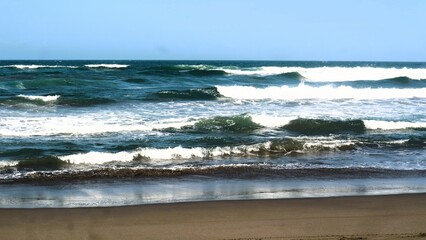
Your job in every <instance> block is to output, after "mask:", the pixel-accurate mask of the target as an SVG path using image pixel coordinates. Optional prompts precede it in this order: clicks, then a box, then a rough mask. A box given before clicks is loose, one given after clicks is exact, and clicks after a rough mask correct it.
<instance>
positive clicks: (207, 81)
mask: <svg viewBox="0 0 426 240" xmlns="http://www.w3.org/2000/svg"><path fill="white" fill-rule="evenodd" d="M411 192H426V63H408V62H402V63H398V62H309V61H299V62H292V61H0V207H75V206H116V205H132V204H145V203H159V202H179V201H203V200H217V199H254V198H283V197H322V196H341V195H366V194H367V195H368V194H393V193H411Z"/></svg>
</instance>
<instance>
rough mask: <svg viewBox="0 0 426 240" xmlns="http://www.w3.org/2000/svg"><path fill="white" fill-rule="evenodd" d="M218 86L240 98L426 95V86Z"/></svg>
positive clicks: (419, 96)
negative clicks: (400, 87)
mask: <svg viewBox="0 0 426 240" xmlns="http://www.w3.org/2000/svg"><path fill="white" fill-rule="evenodd" d="M216 88H217V90H218V92H219V93H220V94H221V95H222V96H224V97H228V98H232V99H239V100H265V99H271V100H290V101H291V100H300V99H325V100H334V99H360V100H379V99H404V98H426V88H413V89H411V88H405V89H398V88H352V87H350V86H338V87H335V86H332V85H326V86H320V87H312V86H308V85H305V84H299V85H298V86H296V87H289V86H281V87H267V88H255V87H252V86H216Z"/></svg>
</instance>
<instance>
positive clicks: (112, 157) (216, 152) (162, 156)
mask: <svg viewBox="0 0 426 240" xmlns="http://www.w3.org/2000/svg"><path fill="white" fill-rule="evenodd" d="M355 148H356V145H355V143H354V142H352V141H350V140H314V141H308V140H306V141H304V140H295V139H281V140H272V141H268V142H265V143H260V144H253V145H241V146H235V147H231V146H229V147H212V148H204V147H193V148H184V147H181V146H177V147H173V148H139V149H137V150H136V151H132V152H118V153H110V152H94V151H92V152H88V153H79V154H73V155H67V156H60V157H59V158H60V159H61V160H63V161H67V162H70V163H73V164H104V163H107V162H131V161H158V160H193V159H212V158H221V157H247V156H261V157H268V156H283V155H289V154H302V153H309V152H321V151H348V150H354V149H355Z"/></svg>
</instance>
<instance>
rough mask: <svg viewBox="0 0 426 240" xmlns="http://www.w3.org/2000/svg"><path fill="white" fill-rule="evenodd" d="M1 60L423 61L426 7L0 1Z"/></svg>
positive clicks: (192, 0) (326, 1)
mask: <svg viewBox="0 0 426 240" xmlns="http://www.w3.org/2000/svg"><path fill="white" fill-rule="evenodd" d="M0 59H188V60H191V59H194V60H214V59H217V60H366V61H374V60H376V61H426V1H425V0H310V1H309V0H293V1H290V0H288V1H287V0H175V1H172V0H169V1H167V0H151V1H145V0H114V1H113V0H37V1H35V0H0Z"/></svg>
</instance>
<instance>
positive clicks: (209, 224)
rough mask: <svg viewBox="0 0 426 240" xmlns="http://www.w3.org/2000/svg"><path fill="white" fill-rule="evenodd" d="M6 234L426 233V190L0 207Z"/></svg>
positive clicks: (328, 236)
mask: <svg viewBox="0 0 426 240" xmlns="http://www.w3.org/2000/svg"><path fill="white" fill-rule="evenodd" d="M0 234H1V235H0V239H5V240H6V239H114V240H116V239H322V240H325V239H426V194H411V195H410V194H409V195H393V196H366V197H364V196H363V197H336V198H315V199H279V200H248V201H217V202H197V203H172V204H156V205H140V206H126V207H107V208H77V209H0Z"/></svg>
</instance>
